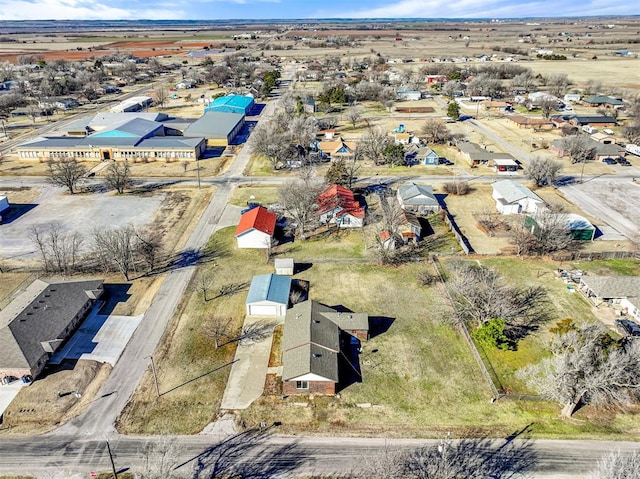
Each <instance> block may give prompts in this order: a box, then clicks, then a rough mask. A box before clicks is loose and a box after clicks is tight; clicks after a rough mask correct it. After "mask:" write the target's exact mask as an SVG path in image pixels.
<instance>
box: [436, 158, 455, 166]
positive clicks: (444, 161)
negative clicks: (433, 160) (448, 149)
mask: <svg viewBox="0 0 640 479" xmlns="http://www.w3.org/2000/svg"><path fill="white" fill-rule="evenodd" d="M438 164H440V165H447V166H451V165H453V161H451V160H449V159H447V158H445V157H443V156H441V157H440V158H438Z"/></svg>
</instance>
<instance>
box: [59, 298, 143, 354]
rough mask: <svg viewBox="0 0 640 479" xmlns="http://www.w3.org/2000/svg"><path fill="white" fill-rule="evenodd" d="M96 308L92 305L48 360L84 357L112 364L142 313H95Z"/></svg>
mask: <svg viewBox="0 0 640 479" xmlns="http://www.w3.org/2000/svg"><path fill="white" fill-rule="evenodd" d="M98 309H99V308H98V307H95V308H94V309H93V311H92V312H91V314H90V315H89V316H88V317H87V319H85V320H84V322H83V323H82V325H81V326H80V329H78V331H76V332H75V334H74V335H73V336H72V337H71V339H69V341H68V342H67V344H65V346H64V347H63V348H62V349H61V350H60V351H58V352H56V353H55V354H54V355H53V357H52V358H51V361H50V363H52V364H60V363H61V362H62V361H63V360H64V359H86V360H90V361H98V362H101V363H109V364H111V365H112V366H115V365H116V363H117V362H118V358H120V355H121V354H122V351H124V348H125V346H126V345H127V343H128V342H129V339H131V336H133V333H134V331H135V330H136V328H137V327H138V324H140V321H141V320H142V316H143V315H142V314H141V315H139V316H104V315H99V314H97V312H98Z"/></svg>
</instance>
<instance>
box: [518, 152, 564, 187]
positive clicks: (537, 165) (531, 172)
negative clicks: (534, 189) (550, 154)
mask: <svg viewBox="0 0 640 479" xmlns="http://www.w3.org/2000/svg"><path fill="white" fill-rule="evenodd" d="M561 171H562V163H560V162H559V161H555V160H552V159H551V158H547V157H545V158H540V157H536V158H532V159H531V160H530V161H529V163H527V167H526V168H525V172H524V174H525V176H526V177H527V178H528V179H530V180H531V181H533V183H534V184H535V185H536V186H544V185H550V184H551V183H553V182H554V181H555V180H556V179H557V178H558V175H559V174H560V172H561Z"/></svg>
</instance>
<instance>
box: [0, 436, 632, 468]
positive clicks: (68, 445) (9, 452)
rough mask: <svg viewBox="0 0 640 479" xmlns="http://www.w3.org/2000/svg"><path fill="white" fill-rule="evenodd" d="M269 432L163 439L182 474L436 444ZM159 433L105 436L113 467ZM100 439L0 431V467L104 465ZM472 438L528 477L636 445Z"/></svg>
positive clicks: (349, 464) (352, 459) (137, 454)
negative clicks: (519, 463) (2, 433)
mask: <svg viewBox="0 0 640 479" xmlns="http://www.w3.org/2000/svg"><path fill="white" fill-rule="evenodd" d="M270 432H271V431H267V432H266V433H258V432H247V433H242V434H239V435H237V436H232V437H228V436H227V437H221V436H202V435H201V436H179V437H171V438H168V439H169V440H170V442H171V443H172V444H174V445H175V446H177V447H176V449H177V450H176V451H175V455H176V460H175V462H174V464H175V465H176V469H177V471H179V472H183V473H185V474H189V473H191V472H193V470H194V467H196V465H197V464H198V463H200V464H201V465H202V466H203V467H209V466H212V465H213V464H215V465H216V467H218V472H219V473H221V472H229V471H231V470H236V471H239V472H244V473H245V474H246V475H245V476H244V477H252V478H260V479H266V478H276V477H278V478H289V477H305V476H307V477H308V476H309V475H311V474H317V475H320V474H337V473H344V472H345V471H347V472H348V471H354V470H357V469H358V466H359V465H360V464H362V463H363V462H366V461H367V459H368V458H372V457H375V456H376V455H379V454H382V453H384V452H385V451H387V450H389V449H391V450H394V449H396V448H412V447H418V446H423V445H432V446H433V445H436V444H438V441H434V440H412V439H384V438H349V437H337V438H336V437H292V436H279V435H276V434H270ZM273 432H276V431H275V430H274V431H273ZM166 439H167V438H161V437H157V436H156V437H123V436H119V437H113V438H111V439H110V446H111V449H112V452H113V456H114V461H115V464H116V468H117V469H125V468H130V469H132V470H141V469H142V468H143V467H144V463H145V460H146V457H145V453H144V451H145V450H146V448H148V447H149V446H152V445H154V444H158V443H162V442H163V441H165V442H166ZM105 440H106V438H105V437H101V436H100V435H96V436H94V437H92V438H87V439H78V438H75V437H70V436H57V437H37V438H23V437H12V438H1V439H0V451H1V452H0V473H4V474H10V473H13V474H17V473H27V472H28V473H31V474H43V473H46V472H48V473H52V472H60V471H73V472H81V473H84V474H87V473H89V472H90V471H95V470H101V471H106V470H108V469H109V467H110V465H109V458H108V455H107V451H106V442H105ZM477 444H478V445H477V451H478V452H479V454H481V455H482V456H485V457H490V456H492V455H493V454H496V453H497V454H500V455H502V456H503V457H504V456H507V455H509V456H510V457H512V460H513V458H514V456H515V460H518V461H522V464H524V463H530V466H529V467H528V468H527V471H528V476H527V477H531V478H535V479H551V478H553V479H577V478H584V477H586V476H587V473H588V472H589V471H590V470H591V469H593V468H594V467H595V465H596V462H597V460H598V459H599V458H600V457H602V455H603V454H606V453H608V452H611V451H615V450H621V451H623V452H625V453H626V452H630V451H633V450H636V449H637V448H638V444H636V443H632V442H605V441H545V440H540V441H526V440H521V439H514V440H512V441H507V440H504V439H502V440H495V441H489V440H480V441H478V443H477ZM154 457H156V456H152V458H154ZM46 477H50V476H46ZM84 477H86V476H84Z"/></svg>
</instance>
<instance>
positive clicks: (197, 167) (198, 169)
mask: <svg viewBox="0 0 640 479" xmlns="http://www.w3.org/2000/svg"><path fill="white" fill-rule="evenodd" d="M198 161H200V160H198V158H196V171H197V172H198V189H200V163H198Z"/></svg>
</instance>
